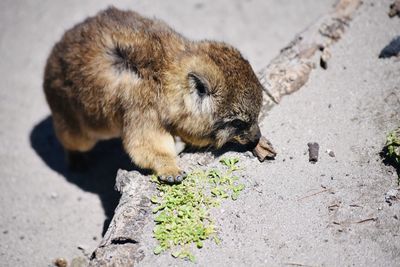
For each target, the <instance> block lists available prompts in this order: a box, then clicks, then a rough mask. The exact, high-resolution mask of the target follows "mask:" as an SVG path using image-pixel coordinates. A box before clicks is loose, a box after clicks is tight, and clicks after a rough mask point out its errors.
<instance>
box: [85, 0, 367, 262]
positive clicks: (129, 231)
mask: <svg viewBox="0 0 400 267" xmlns="http://www.w3.org/2000/svg"><path fill="white" fill-rule="evenodd" d="M360 3H361V1H360V0H341V1H339V2H338V4H337V5H336V7H335V9H334V11H332V13H330V14H327V15H325V16H323V17H321V18H320V19H319V20H318V21H317V22H316V23H314V24H313V25H311V26H310V27H309V28H307V29H306V30H305V31H303V32H302V33H301V34H299V35H298V36H297V37H296V38H295V39H294V40H293V41H292V42H291V43H290V44H289V45H288V46H287V47H285V48H284V49H282V50H281V52H280V54H279V55H278V56H277V57H276V58H275V59H273V60H272V62H271V63H270V64H269V65H268V66H267V67H265V68H263V69H262V70H261V71H260V72H259V79H260V81H261V83H262V84H263V86H264V88H265V91H264V106H263V110H262V114H261V116H260V120H261V119H262V118H264V117H265V116H266V113H267V112H268V111H269V110H270V109H271V108H272V107H273V106H275V105H276V104H277V103H279V101H280V99H281V97H282V96H284V95H287V94H290V93H292V92H295V91H297V90H299V89H300V88H301V87H302V86H303V85H304V84H305V83H306V82H307V81H308V78H309V76H310V74H311V72H312V70H313V69H314V68H315V67H316V65H317V64H319V65H320V66H321V67H323V68H327V67H328V64H327V61H328V59H329V57H330V52H329V47H330V46H331V45H332V44H333V43H335V42H337V41H338V40H339V39H340V38H341V36H342V35H343V33H344V31H345V29H346V27H347V26H348V23H349V21H350V19H351V17H352V16H353V14H354V12H355V10H356V9H357V8H358V6H359V5H360ZM272 152H274V151H273V149H272ZM272 152H270V153H272ZM186 156H187V155H185V156H184V157H186ZM115 188H116V190H117V191H119V192H120V193H121V195H122V196H121V199H120V202H119V205H118V207H117V208H116V210H115V214H114V217H113V219H112V221H111V224H110V226H109V228H108V230H107V232H106V234H105V236H104V238H103V240H102V242H101V243H100V245H99V247H98V248H97V249H96V250H95V251H94V252H93V254H92V257H91V260H90V264H89V266H133V265H135V264H136V263H138V262H139V261H141V260H142V259H143V257H144V254H143V251H141V250H140V247H139V246H140V237H141V234H142V231H143V227H144V225H145V224H146V223H147V222H148V221H149V220H150V216H149V214H150V213H151V210H150V200H149V198H150V197H151V196H152V195H153V194H154V193H155V188H154V187H153V186H152V185H151V183H150V181H149V178H148V177H146V176H143V175H141V174H140V173H138V172H127V171H122V170H119V171H118V174H117V179H116V186H115Z"/></svg>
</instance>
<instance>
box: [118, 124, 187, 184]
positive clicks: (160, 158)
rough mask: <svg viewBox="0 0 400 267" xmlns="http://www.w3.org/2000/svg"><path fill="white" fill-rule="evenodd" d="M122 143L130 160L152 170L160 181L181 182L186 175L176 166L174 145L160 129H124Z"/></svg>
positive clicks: (170, 137)
mask: <svg viewBox="0 0 400 267" xmlns="http://www.w3.org/2000/svg"><path fill="white" fill-rule="evenodd" d="M125 130H126V131H125V132H126V133H125V134H124V135H123V143H124V147H125V150H126V151H127V152H128V154H129V156H130V157H131V158H132V160H133V161H134V162H135V163H136V164H137V165H138V166H139V167H141V168H145V169H152V170H154V171H155V173H156V174H157V175H158V178H159V179H160V180H161V181H164V182H168V183H179V182H181V181H182V180H183V179H184V178H185V176H186V173H185V172H184V171H182V170H181V169H180V168H179V167H178V166H177V164H176V151H175V143H174V139H173V137H172V135H171V134H169V133H168V132H166V131H165V130H162V129H157V130H155V129H153V130H150V129H146V130H143V131H138V129H137V128H136V129H132V130H129V129H125Z"/></svg>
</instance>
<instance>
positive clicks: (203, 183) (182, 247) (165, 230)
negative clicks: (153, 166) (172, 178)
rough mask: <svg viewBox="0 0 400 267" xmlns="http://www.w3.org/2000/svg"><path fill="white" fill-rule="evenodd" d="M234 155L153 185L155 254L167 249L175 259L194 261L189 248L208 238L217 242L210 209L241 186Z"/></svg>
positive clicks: (200, 244)
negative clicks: (217, 166)
mask: <svg viewBox="0 0 400 267" xmlns="http://www.w3.org/2000/svg"><path fill="white" fill-rule="evenodd" d="M238 162H239V160H238V159H236V158H224V159H222V160H221V161H220V163H221V165H223V166H221V169H222V170H220V169H211V170H197V171H193V172H191V173H189V174H188V176H187V177H186V179H185V180H184V181H183V182H182V183H180V184H174V185H168V184H163V183H160V182H159V181H158V179H157V177H155V176H152V182H154V183H156V184H157V190H158V194H157V195H156V196H153V197H152V198H151V202H152V203H153V204H154V208H153V213H154V214H155V218H154V221H155V223H156V225H155V227H154V230H153V233H154V237H155V238H156V239H157V240H158V242H159V245H158V246H157V247H156V248H154V253H155V254H160V253H162V252H164V251H166V250H169V249H171V251H172V252H171V255H172V256H173V257H175V258H185V259H189V260H191V261H195V258H194V256H193V254H192V253H191V250H190V249H191V248H192V247H193V245H195V246H196V247H197V248H202V247H203V245H204V244H203V241H204V240H206V239H209V238H212V239H213V240H214V241H215V242H216V243H217V244H218V243H219V242H220V241H219V239H218V236H217V232H216V226H215V224H214V222H213V219H212V218H211V216H210V210H211V209H212V208H213V207H216V206H219V205H220V203H221V201H223V200H226V199H232V200H236V199H237V198H238V197H239V194H240V192H241V191H242V190H243V189H244V188H245V186H244V184H241V183H239V178H238V177H237V176H235V175H234V173H235V172H236V171H238V170H239V169H240V168H239V166H238V165H237V164H238Z"/></svg>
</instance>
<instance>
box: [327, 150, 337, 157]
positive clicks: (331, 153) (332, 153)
mask: <svg viewBox="0 0 400 267" xmlns="http://www.w3.org/2000/svg"><path fill="white" fill-rule="evenodd" d="M326 153H328V155H329V156H330V157H332V158H334V157H335V152H333V150H331V149H327V150H326Z"/></svg>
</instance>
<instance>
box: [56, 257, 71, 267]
mask: <svg viewBox="0 0 400 267" xmlns="http://www.w3.org/2000/svg"><path fill="white" fill-rule="evenodd" d="M54 265H55V266H57V267H67V265H68V262H67V260H66V259H64V258H58V259H56V260H55V261H54Z"/></svg>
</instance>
